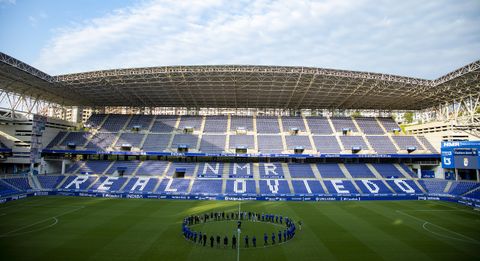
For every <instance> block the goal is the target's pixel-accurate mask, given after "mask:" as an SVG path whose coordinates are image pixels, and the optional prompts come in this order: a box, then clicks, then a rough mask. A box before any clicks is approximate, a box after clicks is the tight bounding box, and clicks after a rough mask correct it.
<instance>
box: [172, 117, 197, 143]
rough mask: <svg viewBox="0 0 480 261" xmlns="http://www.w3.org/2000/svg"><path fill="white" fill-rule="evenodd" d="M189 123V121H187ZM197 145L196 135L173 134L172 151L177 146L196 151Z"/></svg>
mask: <svg viewBox="0 0 480 261" xmlns="http://www.w3.org/2000/svg"><path fill="white" fill-rule="evenodd" d="M189 122H191V121H189ZM197 143H198V135H195V134H175V137H173V142H172V146H171V148H172V149H177V148H178V147H179V146H183V145H185V146H187V147H188V148H189V149H196V148H197Z"/></svg>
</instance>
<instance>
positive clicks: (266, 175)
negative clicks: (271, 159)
mask: <svg viewBox="0 0 480 261" xmlns="http://www.w3.org/2000/svg"><path fill="white" fill-rule="evenodd" d="M258 168H259V172H260V178H262V179H283V178H284V177H285V174H284V173H283V168H282V164H281V163H260V164H259V166H258Z"/></svg>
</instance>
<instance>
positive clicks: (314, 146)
mask: <svg viewBox="0 0 480 261" xmlns="http://www.w3.org/2000/svg"><path fill="white" fill-rule="evenodd" d="M88 122H89V124H91V126H95V127H96V128H95V130H93V131H91V132H78V131H77V132H75V131H71V132H65V131H61V132H59V133H58V135H57V136H55V137H54V138H53V139H52V141H51V142H49V144H48V146H47V147H48V148H52V147H57V146H60V147H62V146H64V147H67V145H68V144H72V143H73V144H74V145H76V149H77V150H82V149H88V150H99V151H105V150H120V149H121V146H122V145H123V144H130V145H132V148H133V149H135V150H137V149H139V150H143V151H170V152H172V151H176V150H177V148H178V147H179V146H183V145H186V146H187V147H188V148H189V150H191V151H194V152H196V151H199V152H205V153H223V152H232V151H234V150H235V148H238V147H242V146H244V147H247V148H248V149H249V151H248V152H249V153H286V152H288V153H292V150H293V149H294V148H296V147H303V148H304V149H305V150H306V151H305V153H309V154H310V153H321V154H339V153H346V154H349V153H352V148H354V147H356V148H360V151H359V153H377V154H395V153H407V152H406V150H407V148H410V147H416V148H417V152H415V153H427V152H429V151H430V152H434V153H438V152H437V151H436V150H435V148H434V147H433V146H432V145H431V144H430V143H429V142H428V140H427V139H426V138H425V137H423V136H419V137H415V136H408V135H396V134H393V133H392V132H391V129H394V128H397V127H398V125H397V124H396V123H395V122H394V121H393V120H392V119H389V118H367V117H356V118H351V117H331V118H328V117H319V116H312V117H293V116H289V117H280V118H279V117H277V116H257V117H251V116H244V117H242V116H160V115H157V116H154V115H118V114H112V115H93V116H92V118H91V120H89V121H88ZM134 127H138V128H139V129H137V128H134ZM332 127H333V129H335V131H334V130H333V129H332ZM187 128H192V129H193V133H192V132H191V129H187ZM294 129H295V130H298V131H299V133H298V132H296V131H293V130H294ZM344 129H349V130H351V131H353V133H351V134H346V135H345V133H343V130H344ZM255 130H256V132H255ZM385 130H386V131H385ZM226 143H228V144H226Z"/></svg>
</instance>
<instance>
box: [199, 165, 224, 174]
mask: <svg viewBox="0 0 480 261" xmlns="http://www.w3.org/2000/svg"><path fill="white" fill-rule="evenodd" d="M197 165H198V171H197V176H198V177H203V178H204V177H210V178H221V177H222V174H223V168H224V164H223V163H220V162H207V163H200V164H197Z"/></svg>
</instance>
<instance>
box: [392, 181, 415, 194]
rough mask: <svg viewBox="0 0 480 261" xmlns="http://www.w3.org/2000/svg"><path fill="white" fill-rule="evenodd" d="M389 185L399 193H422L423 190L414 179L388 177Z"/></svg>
mask: <svg viewBox="0 0 480 261" xmlns="http://www.w3.org/2000/svg"><path fill="white" fill-rule="evenodd" d="M387 183H388V185H390V187H391V188H392V189H393V190H394V191H395V193H398V194H420V193H422V191H421V190H420V188H418V187H417V185H415V183H414V182H413V180H406V179H388V180H387Z"/></svg>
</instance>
